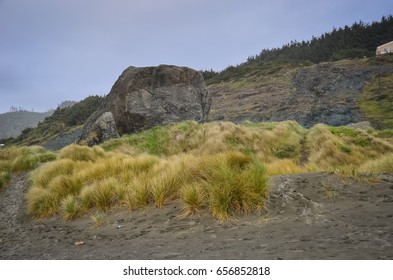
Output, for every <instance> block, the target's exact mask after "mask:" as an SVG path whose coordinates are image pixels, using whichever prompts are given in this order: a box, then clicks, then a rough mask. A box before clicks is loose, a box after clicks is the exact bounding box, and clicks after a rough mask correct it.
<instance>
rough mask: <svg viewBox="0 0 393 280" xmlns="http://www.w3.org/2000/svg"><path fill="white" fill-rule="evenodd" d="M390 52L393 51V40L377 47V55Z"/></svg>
mask: <svg viewBox="0 0 393 280" xmlns="http://www.w3.org/2000/svg"><path fill="white" fill-rule="evenodd" d="M388 53H393V41H391V42H389V43H386V44H383V45H381V46H379V47H377V50H376V52H375V55H376V56H379V55H385V54H388Z"/></svg>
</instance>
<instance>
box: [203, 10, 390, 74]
mask: <svg viewBox="0 0 393 280" xmlns="http://www.w3.org/2000/svg"><path fill="white" fill-rule="evenodd" d="M392 40H393V16H392V15H389V16H383V17H382V18H381V20H380V21H375V22H372V23H371V24H367V23H364V22H362V21H359V22H355V23H354V24H352V26H348V25H346V26H344V27H340V28H338V29H337V28H333V30H332V31H331V32H326V33H324V34H322V35H321V36H319V37H314V36H313V37H312V38H311V40H308V41H301V42H297V41H291V42H290V43H288V44H286V45H284V46H282V47H280V48H273V49H263V50H262V51H261V52H260V53H259V54H257V55H252V56H249V57H248V59H247V60H246V61H245V62H244V63H242V64H240V65H237V66H229V67H227V68H226V69H224V70H223V71H221V72H215V71H213V70H206V71H202V74H203V76H204V78H205V79H206V80H207V79H209V78H212V77H213V76H215V75H217V74H219V73H222V72H225V71H229V72H233V71H234V70H236V68H239V67H241V66H254V65H260V64H263V63H266V62H280V63H304V62H306V63H307V62H308V63H319V62H324V61H336V60H341V59H354V58H363V57H371V56H375V50H376V48H377V46H380V45H382V44H385V43H387V42H390V41H392Z"/></svg>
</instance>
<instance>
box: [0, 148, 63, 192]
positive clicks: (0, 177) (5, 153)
mask: <svg viewBox="0 0 393 280" xmlns="http://www.w3.org/2000/svg"><path fill="white" fill-rule="evenodd" d="M54 159H56V155H55V154H54V153H52V152H48V151H46V150H45V149H44V148H42V147H40V146H31V147H16V146H12V147H9V148H1V149H0V190H1V189H2V188H3V187H5V186H6V185H8V183H9V182H10V180H11V175H12V174H14V173H15V174H20V173H22V172H25V171H30V170H32V169H34V168H36V167H37V166H38V164H39V163H42V162H46V161H51V160H54Z"/></svg>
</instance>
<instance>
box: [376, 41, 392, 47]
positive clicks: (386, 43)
mask: <svg viewBox="0 0 393 280" xmlns="http://www.w3.org/2000/svg"><path fill="white" fill-rule="evenodd" d="M392 43H393V41H391V42H388V43H386V44H383V45H380V46H378V47H377V48H383V47H385V46H386V45H389V44H392Z"/></svg>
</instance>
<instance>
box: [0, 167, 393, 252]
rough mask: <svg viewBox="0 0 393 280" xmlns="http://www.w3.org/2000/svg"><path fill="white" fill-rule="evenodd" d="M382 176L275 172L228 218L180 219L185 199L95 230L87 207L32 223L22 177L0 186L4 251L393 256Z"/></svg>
mask: <svg viewBox="0 0 393 280" xmlns="http://www.w3.org/2000/svg"><path fill="white" fill-rule="evenodd" d="M380 179H381V180H380V182H379V183H377V184H374V185H372V186H367V185H364V184H362V183H358V182H351V183H345V182H342V181H340V180H339V179H338V178H337V177H336V176H334V175H332V174H322V173H305V174H296V175H286V176H276V177H273V178H272V179H271V182H270V183H271V189H270V194H269V199H268V202H267V203H266V211H265V212H263V213H261V214H260V215H252V216H247V217H239V218H238V219H237V220H235V221H231V222H228V223H225V224H220V223H217V222H216V221H215V220H214V219H212V218H211V216H210V215H209V214H208V213H207V211H204V212H202V213H201V214H200V215H197V216H193V217H189V218H186V219H179V217H178V215H179V213H180V210H181V207H182V205H181V203H179V202H174V203H171V204H170V205H167V206H166V207H165V208H163V209H156V208H153V207H151V208H149V209H146V210H143V211H137V212H133V213H130V212H128V211H126V210H124V209H115V210H113V211H112V213H111V214H110V215H109V216H108V217H107V222H106V223H105V224H104V225H102V226H101V227H99V228H96V227H94V225H93V223H92V220H91V218H90V217H89V216H88V215H87V216H86V217H82V218H79V219H77V220H76V221H73V222H68V223H64V222H63V221H62V220H61V219H59V218H51V219H47V220H40V221H32V220H31V219H30V218H29V217H28V216H26V214H25V208H24V203H23V195H24V193H25V192H26V189H27V175H23V176H19V177H15V178H13V180H12V184H11V185H10V186H9V187H7V188H5V190H3V191H2V192H1V193H0V209H1V211H0V258H1V259H393V246H392V245H393V174H387V175H386V174H385V175H382V176H381V178H380ZM327 194H330V198H329V197H328V196H327ZM332 196H334V199H332ZM81 241H82V242H81ZM76 244H81V245H76Z"/></svg>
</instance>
